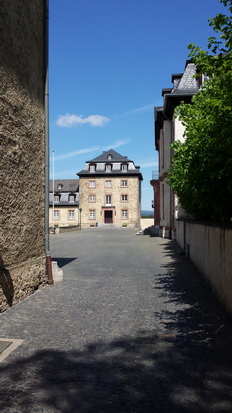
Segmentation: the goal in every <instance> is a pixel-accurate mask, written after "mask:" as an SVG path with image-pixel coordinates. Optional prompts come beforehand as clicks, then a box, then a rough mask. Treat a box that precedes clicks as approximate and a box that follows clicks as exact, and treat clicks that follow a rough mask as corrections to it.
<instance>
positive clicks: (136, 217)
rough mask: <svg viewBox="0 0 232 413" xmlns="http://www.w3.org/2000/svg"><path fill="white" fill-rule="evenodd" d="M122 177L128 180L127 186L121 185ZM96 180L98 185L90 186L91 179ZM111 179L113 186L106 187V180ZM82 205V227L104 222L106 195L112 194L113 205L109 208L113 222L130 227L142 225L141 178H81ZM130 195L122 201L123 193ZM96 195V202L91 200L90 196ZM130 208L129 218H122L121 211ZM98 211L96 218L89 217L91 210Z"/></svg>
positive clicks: (116, 224) (119, 225)
mask: <svg viewBox="0 0 232 413" xmlns="http://www.w3.org/2000/svg"><path fill="white" fill-rule="evenodd" d="M122 179H126V180H127V181H128V186H127V187H122V186H121V181H122ZM90 180H95V182H96V187H95V188H90V187H89V181H90ZM106 180H111V181H112V187H105V181H106ZM79 191H80V207H81V208H82V213H81V225H82V227H90V226H91V225H93V226H94V225H95V224H96V223H98V225H99V226H101V225H103V224H104V210H103V208H102V207H103V206H105V205H106V204H105V197H106V195H111V197H112V202H111V203H112V207H109V209H111V210H112V213H113V224H114V225H115V226H118V227H122V226H127V227H129V228H139V227H140V196H139V191H140V190H139V178H138V177H137V176H136V177H129V176H125V178H124V177H113V176H109V177H102V178H100V177H99V178H97V177H94V178H91V179H90V178H80V189H79ZM122 194H124V195H128V201H127V202H122V200H121V195H122ZM90 195H95V197H96V200H95V202H90V201H89V196H90ZM123 209H125V210H128V219H122V218H121V211H122V210H123ZM90 210H95V211H96V218H95V219H89V211H90Z"/></svg>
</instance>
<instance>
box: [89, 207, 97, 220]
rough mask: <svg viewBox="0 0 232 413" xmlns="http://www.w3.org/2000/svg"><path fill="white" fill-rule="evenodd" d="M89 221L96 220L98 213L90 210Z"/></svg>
mask: <svg viewBox="0 0 232 413" xmlns="http://www.w3.org/2000/svg"><path fill="white" fill-rule="evenodd" d="M89 219H96V211H95V209H90V210H89Z"/></svg>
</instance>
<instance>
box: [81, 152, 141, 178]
mask: <svg viewBox="0 0 232 413" xmlns="http://www.w3.org/2000/svg"><path fill="white" fill-rule="evenodd" d="M109 155H111V158H110V159H108V156H109ZM91 164H95V165H96V170H94V171H90V165H91ZM122 164H127V165H128V169H127V170H122V168H121V165H122ZM105 165H112V169H111V170H110V171H108V170H106V168H105ZM77 175H79V176H80V177H83V176H85V177H87V176H91V177H94V176H98V177H100V176H108V177H109V176H138V177H139V179H140V180H142V179H143V177H142V174H141V172H140V170H139V166H135V165H134V162H133V161H131V160H130V159H128V158H127V156H122V155H120V154H119V153H118V152H116V151H114V150H113V149H110V150H109V151H105V152H103V154H101V155H100V156H97V157H96V158H94V159H91V160H89V161H87V162H86V163H85V166H84V169H83V170H82V171H80V172H78V173H77Z"/></svg>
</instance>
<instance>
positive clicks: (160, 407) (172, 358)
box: [0, 228, 232, 413]
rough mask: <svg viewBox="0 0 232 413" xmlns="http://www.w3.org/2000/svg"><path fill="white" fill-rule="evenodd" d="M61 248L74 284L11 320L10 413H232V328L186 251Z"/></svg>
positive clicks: (7, 362) (130, 244)
mask: <svg viewBox="0 0 232 413" xmlns="http://www.w3.org/2000/svg"><path fill="white" fill-rule="evenodd" d="M135 234H136V231H135V230H129V229H121V230H116V229H110V230H107V229H100V228H93V229H85V230H82V231H78V232H72V233H66V234H58V235H52V236H51V252H52V257H53V259H55V260H57V261H58V263H59V266H60V267H62V269H63V272H64V281H63V282H62V283H60V284H56V285H54V286H47V287H45V288H43V289H42V290H40V291H38V292H36V293H35V294H34V295H33V296H31V297H29V298H27V299H26V300H24V301H23V302H21V303H19V304H18V305H16V306H14V307H12V308H11V309H10V310H8V311H7V312H5V313H3V314H2V315H0V331H1V333H0V337H1V338H6V339H9V340H10V339H19V340H23V341H22V343H21V345H19V346H18V347H17V349H16V350H14V351H13V352H12V353H11V354H10V355H9V356H8V357H6V358H5V359H4V360H3V361H2V362H1V363H0V370H1V375H0V412H1V413H22V412H23V413H39V412H41V413H42V412H43V413H105V412H106V413H107V412H109V413H155V412H160V413H164V412H165V413H169V412H170V413H172V412H173V413H177V412H178V413H189V412H194V413H196V412H197V413H207V412H215V413H222V412H232V351H231V349H232V321H231V318H230V317H229V316H228V315H227V313H226V312H225V311H224V310H223V308H222V307H221V305H220V303H219V302H218V300H217V298H216V297H215V296H214V294H213V293H212V292H211V290H210V288H209V287H208V285H207V284H206V283H205V281H204V280H203V279H202V278H201V277H200V275H199V274H198V273H197V271H196V270H195V269H194V268H193V266H192V265H191V263H190V262H189V261H188V260H187V259H186V258H185V257H183V256H180V255H178V254H177V253H176V251H175V243H173V242H171V241H169V240H163V239H161V238H158V237H149V236H145V235H144V236H142V235H139V236H136V235H135Z"/></svg>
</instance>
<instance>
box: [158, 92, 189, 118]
mask: <svg viewBox="0 0 232 413" xmlns="http://www.w3.org/2000/svg"><path fill="white" fill-rule="evenodd" d="M196 93H197V90H196V91H194V92H193V91H192V92H186V93H170V94H167V95H165V96H164V116H165V117H166V118H167V119H169V120H171V119H172V118H173V113H174V110H175V108H176V107H177V106H179V105H180V103H181V102H185V103H191V101H192V97H193V96H194V95H195V94H196Z"/></svg>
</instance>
